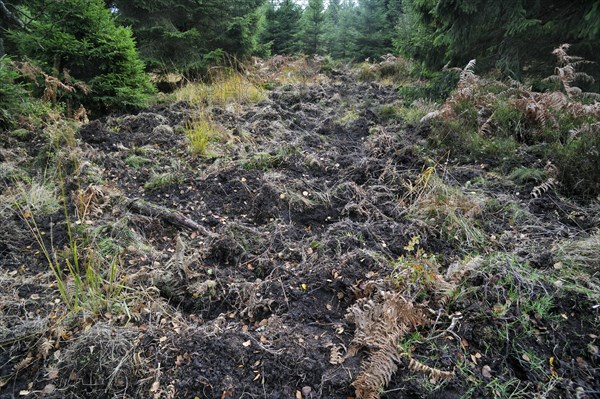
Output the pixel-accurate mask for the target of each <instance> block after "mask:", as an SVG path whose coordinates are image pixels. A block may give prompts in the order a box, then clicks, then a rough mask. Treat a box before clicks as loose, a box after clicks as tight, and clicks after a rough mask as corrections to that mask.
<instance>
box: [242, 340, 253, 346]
mask: <svg viewBox="0 0 600 399" xmlns="http://www.w3.org/2000/svg"><path fill="white" fill-rule="evenodd" d="M242 345H243V346H244V347H246V348H247V347H249V346H250V345H252V341H250V340H248V341H246V342H243V343H242Z"/></svg>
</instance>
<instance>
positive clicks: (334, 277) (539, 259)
mask: <svg viewBox="0 0 600 399" xmlns="http://www.w3.org/2000/svg"><path fill="white" fill-rule="evenodd" d="M273 86H274V88H273V89H272V90H270V91H268V92H266V93H265V97H264V99H262V100H261V101H259V102H256V103H253V104H250V103H248V104H234V105H231V104H230V105H222V106H217V105H212V106H206V107H205V108H204V111H203V115H201V116H199V115H198V109H197V108H196V107H194V106H192V105H190V104H189V103H186V102H175V103H165V104H161V105H157V106H154V107H152V108H150V109H147V110H145V111H143V112H140V113H138V114H135V115H123V116H112V117H107V118H103V119H100V120H95V121H92V122H91V123H89V124H86V125H83V126H82V127H81V129H79V130H78V131H77V133H76V135H75V136H74V141H69V140H66V139H64V138H63V139H64V140H66V141H65V143H63V144H64V145H62V144H61V145H62V146H63V148H62V149H63V150H64V148H68V149H69V151H68V154H66V153H65V151H62V152H61V148H58V149H51V148H50V147H49V144H48V140H46V139H41V138H39V136H36V135H35V134H33V135H20V136H17V135H10V136H7V138H6V139H5V140H4V143H2V148H1V149H0V151H1V152H0V161H2V171H3V172H2V173H0V178H2V184H3V189H2V190H3V191H2V192H3V194H2V196H1V197H0V199H1V201H0V215H1V217H2V219H1V220H2V225H3V226H2V231H0V312H1V313H0V314H1V317H0V398H16V397H44V398H100V397H119V398H133V397H139V398H148V397H154V398H196V397H197V398H221V399H225V398H272V399H276V398H286V399H287V398H298V399H307V398H354V397H356V398H376V397H382V398H471V397H473V398H492V397H496V398H575V397H577V398H595V397H600V396H599V395H600V371H599V367H600V351H599V349H598V346H599V338H598V334H600V328H599V327H600V323H599V321H600V306H599V305H600V296H599V295H600V294H599V287H600V285H599V278H600V276H599V275H598V273H599V270H600V268H599V262H600V261H599V257H600V233H598V228H599V227H600V212H599V210H600V206H599V204H598V202H597V201H596V202H591V203H589V202H588V203H585V204H583V203H577V202H575V201H572V200H569V199H567V198H565V197H564V196H562V195H560V194H559V193H557V192H556V191H553V190H549V191H548V192H546V193H544V195H541V196H539V197H538V198H532V197H531V196H530V192H531V190H532V189H533V188H534V187H533V186H534V185H531V186H527V185H519V184H517V183H515V182H514V181H512V180H510V179H509V178H507V177H506V176H503V175H502V174H500V173H498V172H496V171H494V170H493V169H491V168H489V167H488V165H486V164H485V160H481V163H477V164H468V165H465V164H458V163H457V162H454V160H453V159H452V157H451V156H450V157H448V156H447V155H443V154H442V155H434V154H435V152H433V151H432V150H430V149H429V148H428V144H427V134H428V127H427V126H412V125H410V124H408V123H407V122H406V121H405V120H403V119H402V118H400V117H397V115H394V114H393V113H390V110H391V109H394V108H398V107H399V104H400V103H401V100H402V99H401V98H400V97H399V94H398V91H397V89H396V87H395V86H394V85H386V84H381V83H378V82H360V81H358V80H357V77H356V72H355V71H351V70H350V71H337V72H336V71H334V72H333V73H329V75H328V76H325V75H323V74H320V73H318V71H317V72H315V77H314V79H312V80H311V81H310V82H297V81H290V82H288V83H285V82H283V83H282V82H278V84H275V85H273ZM201 117H204V118H208V119H209V120H210V121H211V126H212V128H214V129H216V131H218V132H220V134H221V136H220V137H219V139H214V140H212V141H211V142H210V143H209V144H208V149H207V150H206V152H205V153H204V154H203V156H199V155H193V154H192V153H190V151H189V139H188V137H187V136H186V134H185V131H186V130H189V127H190V126H191V124H192V123H194V121H198V119H199V118H201ZM59 143H61V142H60V140H59ZM61 156H62V157H66V158H65V159H67V160H68V162H67V161H65V162H64V163H63V166H62V168H63V170H64V171H66V172H64V173H59V174H58V175H59V176H60V177H61V178H62V182H58V183H56V184H54V185H52V182H49V181H48V179H49V178H48V177H47V176H48V174H49V173H50V172H48V170H49V167H48V166H47V165H48V164H49V163H51V162H55V161H56V159H58V158H60V157H61ZM9 172H10V173H9ZM15 176H17V177H15ZM19 176H21V177H19ZM23 176H26V177H27V178H25V177H23ZM61 185H62V188H61ZM61 197H62V198H66V199H67V200H68V201H67V205H66V208H65V209H66V212H64V210H63V206H62V204H61V201H60V199H61ZM65 214H67V215H68V217H65ZM69 231H70V235H69ZM40 242H42V243H44V245H45V246H46V248H47V252H48V254H49V255H50V256H49V257H50V263H53V262H55V261H54V254H56V262H55V263H53V264H54V265H59V266H58V268H59V273H60V270H63V272H62V274H60V276H62V277H61V278H58V279H57V277H56V274H54V273H53V272H52V270H51V268H49V262H48V260H47V259H46V257H45V255H44V251H43V250H41V249H40ZM74 243H78V246H77V247H76V248H74V246H75V245H74ZM73 249H74V251H73ZM74 253H76V254H77V256H74ZM67 260H68V261H69V262H68V263H67ZM69 265H71V266H72V267H74V265H76V266H77V267H79V268H80V271H79V273H80V275H85V276H86V277H85V278H83V279H81V281H79V280H77V279H76V278H75V275H76V274H77V273H76V272H69V270H68V267H69ZM99 265H105V268H104V269H101V268H100V266H99ZM65 270H66V271H65ZM84 271H87V273H84ZM108 271H111V273H109V272H108ZM61 282H62V283H64V290H65V292H67V294H68V295H67V296H61V295H60V294H59V292H60V288H61V286H60V283H61ZM74 292H76V293H78V295H79V296H78V298H77V299H74V296H75V294H73V293H74ZM69 301H71V302H69Z"/></svg>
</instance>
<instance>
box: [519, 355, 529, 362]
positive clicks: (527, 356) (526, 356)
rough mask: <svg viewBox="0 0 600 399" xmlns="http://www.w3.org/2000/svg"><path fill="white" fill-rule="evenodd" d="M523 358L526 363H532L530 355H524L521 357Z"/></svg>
mask: <svg viewBox="0 0 600 399" xmlns="http://www.w3.org/2000/svg"><path fill="white" fill-rule="evenodd" d="M521 357H522V358H523V360H525V361H526V362H530V361H531V359H530V358H529V355H528V354H527V353H523V356H521Z"/></svg>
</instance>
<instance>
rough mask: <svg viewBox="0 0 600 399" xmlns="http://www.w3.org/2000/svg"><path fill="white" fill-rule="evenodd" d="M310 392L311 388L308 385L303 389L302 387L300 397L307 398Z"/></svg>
mask: <svg viewBox="0 0 600 399" xmlns="http://www.w3.org/2000/svg"><path fill="white" fill-rule="evenodd" d="M311 391H312V388H311V387H309V386H308V385H307V386H305V387H302V395H303V396H304V397H307V396H308V395H310V393H311Z"/></svg>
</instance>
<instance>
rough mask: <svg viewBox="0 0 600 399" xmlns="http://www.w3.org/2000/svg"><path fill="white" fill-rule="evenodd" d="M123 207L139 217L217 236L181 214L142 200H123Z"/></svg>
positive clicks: (212, 236)
mask: <svg viewBox="0 0 600 399" xmlns="http://www.w3.org/2000/svg"><path fill="white" fill-rule="evenodd" d="M125 207H126V208H127V209H129V210H130V211H132V212H135V213H139V214H140V215H144V216H150V217H157V218H160V219H162V220H164V221H165V222H167V223H170V224H172V225H175V226H180V227H186V228H188V229H191V230H194V231H197V232H199V233H201V234H203V235H205V236H207V237H211V238H217V237H218V236H219V235H218V234H215V233H213V232H211V231H209V230H207V229H206V228H205V227H204V226H202V225H200V224H198V223H196V222H195V221H193V220H192V219H190V218H188V217H186V216H184V215H183V214H182V213H181V212H179V211H175V210H172V209H169V208H165V207H163V206H160V205H156V204H152V203H150V202H148V201H144V200H143V199H139V198H136V199H131V198H126V199H125Z"/></svg>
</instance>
